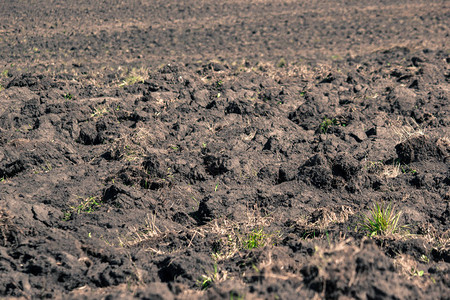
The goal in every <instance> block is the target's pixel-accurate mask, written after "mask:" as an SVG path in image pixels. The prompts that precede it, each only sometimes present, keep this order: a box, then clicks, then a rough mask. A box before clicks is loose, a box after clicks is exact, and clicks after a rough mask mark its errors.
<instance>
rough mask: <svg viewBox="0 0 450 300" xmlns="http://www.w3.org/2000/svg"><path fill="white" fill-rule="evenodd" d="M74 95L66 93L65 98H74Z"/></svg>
mask: <svg viewBox="0 0 450 300" xmlns="http://www.w3.org/2000/svg"><path fill="white" fill-rule="evenodd" d="M72 98H73V96H72V94H70V93H67V94H64V99H66V100H72Z"/></svg>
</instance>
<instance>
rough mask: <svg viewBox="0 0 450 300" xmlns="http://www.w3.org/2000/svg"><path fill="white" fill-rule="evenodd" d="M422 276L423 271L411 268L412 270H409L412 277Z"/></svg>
mask: <svg viewBox="0 0 450 300" xmlns="http://www.w3.org/2000/svg"><path fill="white" fill-rule="evenodd" d="M423 274H424V271H423V270H417V269H415V268H412V269H411V275H412V276H418V277H422V276H423Z"/></svg>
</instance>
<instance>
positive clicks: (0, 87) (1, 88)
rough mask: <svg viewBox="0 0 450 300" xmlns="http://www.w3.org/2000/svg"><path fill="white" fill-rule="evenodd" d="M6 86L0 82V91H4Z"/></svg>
mask: <svg viewBox="0 0 450 300" xmlns="http://www.w3.org/2000/svg"><path fill="white" fill-rule="evenodd" d="M4 89H5V88H4V87H3V85H1V84H0V92H1V91H3V90H4Z"/></svg>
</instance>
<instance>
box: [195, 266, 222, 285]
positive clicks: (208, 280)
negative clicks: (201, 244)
mask: <svg viewBox="0 0 450 300" xmlns="http://www.w3.org/2000/svg"><path fill="white" fill-rule="evenodd" d="M218 278H219V271H218V268H217V264H214V273H212V274H208V275H202V276H201V277H200V279H199V280H198V281H197V284H198V285H199V286H200V288H201V289H202V290H206V289H207V288H209V287H210V286H211V284H212V283H213V282H214V281H216V280H217V279H218Z"/></svg>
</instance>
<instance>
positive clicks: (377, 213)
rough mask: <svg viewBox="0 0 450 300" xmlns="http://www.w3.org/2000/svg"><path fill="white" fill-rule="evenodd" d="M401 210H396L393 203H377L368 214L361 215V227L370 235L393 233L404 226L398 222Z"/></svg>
mask: <svg viewBox="0 0 450 300" xmlns="http://www.w3.org/2000/svg"><path fill="white" fill-rule="evenodd" d="M400 216H401V212H397V213H396V212H395V210H394V207H393V206H392V204H390V203H389V204H380V203H375V204H374V205H373V207H372V209H371V210H370V212H369V213H368V214H366V215H362V216H361V220H360V224H359V225H360V229H362V230H364V231H367V232H368V234H369V236H371V237H373V236H375V235H386V234H393V233H397V232H399V231H400V229H401V228H402V227H406V226H399V224H398V222H399V219H400Z"/></svg>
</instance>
